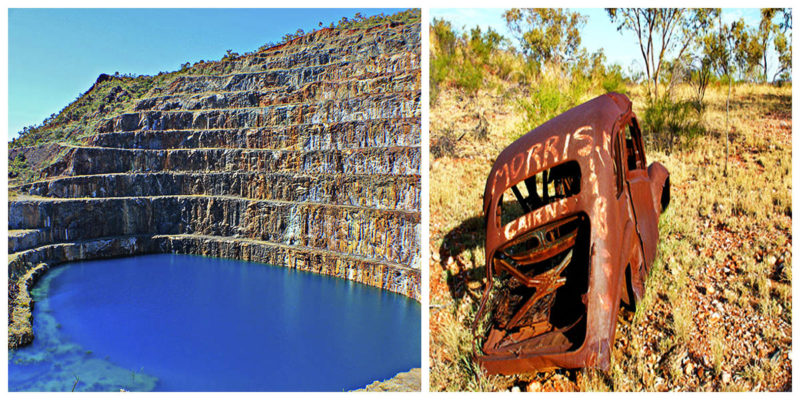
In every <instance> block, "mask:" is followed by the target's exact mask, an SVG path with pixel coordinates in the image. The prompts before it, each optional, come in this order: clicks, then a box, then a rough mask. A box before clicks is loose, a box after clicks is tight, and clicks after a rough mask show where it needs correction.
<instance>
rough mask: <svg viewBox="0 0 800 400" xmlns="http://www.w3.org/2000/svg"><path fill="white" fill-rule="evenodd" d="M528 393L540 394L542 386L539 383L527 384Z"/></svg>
mask: <svg viewBox="0 0 800 400" xmlns="http://www.w3.org/2000/svg"><path fill="white" fill-rule="evenodd" d="M527 391H528V392H541V391H542V384H541V383H539V382H531V383H529V384H528V389H527Z"/></svg>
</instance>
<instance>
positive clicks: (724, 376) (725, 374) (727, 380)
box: [722, 371, 731, 385]
mask: <svg viewBox="0 0 800 400" xmlns="http://www.w3.org/2000/svg"><path fill="white" fill-rule="evenodd" d="M722 383H724V384H726V385H727V384H729V383H731V374H729V373H728V372H725V371H723V372H722Z"/></svg>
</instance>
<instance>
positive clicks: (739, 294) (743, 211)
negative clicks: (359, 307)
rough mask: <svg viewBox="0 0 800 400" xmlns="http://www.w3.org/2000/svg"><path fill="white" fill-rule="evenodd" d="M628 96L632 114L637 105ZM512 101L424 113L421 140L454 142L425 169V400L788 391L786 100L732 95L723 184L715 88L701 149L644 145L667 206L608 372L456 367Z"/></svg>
mask: <svg viewBox="0 0 800 400" xmlns="http://www.w3.org/2000/svg"><path fill="white" fill-rule="evenodd" d="M629 89H630V90H629V96H630V97H631V99H632V100H633V102H634V111H636V112H637V113H639V114H641V113H642V109H643V105H644V92H643V90H642V89H641V88H640V87H633V88H629ZM689 90H690V89H689V88H687V87H679V88H677V91H676V94H677V96H678V97H683V98H687V97H688V95H689ZM597 94H599V93H591V94H590V96H588V98H590V97H593V96H594V95H597ZM519 95H522V94H521V93H520V92H518V91H516V90H514V89H513V88H510V87H503V86H502V85H500V86H499V89H493V90H490V91H479V92H478V94H477V95H476V96H475V97H474V98H470V97H461V96H460V95H459V93H457V92H456V91H454V90H445V91H443V92H440V94H439V98H438V100H437V102H436V104H434V105H433V106H432V109H431V137H432V138H433V140H436V138H438V137H441V136H444V135H449V136H451V137H455V138H458V137H461V139H460V140H457V141H455V143H454V145H453V147H452V150H451V151H449V152H447V153H445V155H444V156H442V157H439V158H436V159H432V161H431V170H430V178H431V179H430V182H431V186H430V188H431V189H430V200H431V202H430V204H431V221H430V223H431V225H430V226H431V251H432V253H433V254H432V255H431V265H430V268H431V295H430V296H431V298H430V301H431V304H432V308H431V318H430V321H431V327H430V328H431V336H430V338H431V339H430V341H431V342H430V349H431V354H430V356H431V375H430V376H431V382H430V387H431V390H434V391H437V390H446V391H453V390H495V391H505V390H512V389H514V387H517V388H519V389H520V390H523V391H525V390H587V391H598V390H599V391H605V390H634V391H638V390H719V391H741V390H756V391H758V390H791V360H789V359H788V353H789V352H790V351H791V316H792V292H791V276H792V271H791V269H792V268H791V265H792V263H791V260H792V256H791V214H792V198H791V151H792V149H791V124H792V121H791V87H783V88H778V87H773V86H767V85H736V86H735V87H734V88H733V96H732V102H731V114H730V126H731V131H730V135H729V137H730V149H729V157H728V165H727V175H726V174H725V157H724V154H725V144H724V141H725V129H726V125H725V98H726V95H727V86H719V87H715V86H712V87H710V88H709V90H708V91H707V94H706V98H705V102H706V104H707V106H706V109H705V112H704V113H703V115H702V123H703V126H704V127H705V129H706V133H705V134H704V135H703V136H701V137H699V138H697V139H696V140H694V141H693V142H691V143H685V142H684V143H682V144H679V145H677V146H674V147H673V148H672V149H671V151H669V150H667V149H659V148H654V146H653V144H652V143H653V141H652V140H648V141H647V142H648V144H647V146H648V148H647V157H648V162H652V161H659V162H661V163H662V164H664V165H665V166H666V167H667V169H668V170H669V171H670V174H671V182H672V203H671V205H670V207H669V208H668V209H667V211H666V212H665V213H664V214H663V215H662V217H661V222H660V227H659V229H660V242H659V257H658V258H657V260H656V263H655V265H654V267H653V270H652V273H651V276H650V277H649V279H648V281H647V286H648V289H647V293H646V296H645V298H644V300H643V301H642V302H641V303H640V304H639V308H638V309H637V311H636V312H635V313H634V314H630V313H626V312H621V314H620V319H619V323H618V326H617V335H616V341H615V347H614V351H613V353H612V368H611V369H610V370H609V371H607V372H603V371H595V370H581V371H563V370H559V371H555V372H551V373H540V374H533V375H517V376H485V375H483V374H482V373H481V371H480V369H479V368H478V366H477V364H475V363H473V362H472V360H471V356H470V355H471V348H472V347H471V346H472V344H471V340H472V333H471V331H470V324H471V322H472V320H473V318H474V314H475V311H476V309H477V303H478V301H479V300H480V296H481V288H482V282H483V275H484V266H485V260H484V255H483V250H484V249H483V240H484V236H483V235H484V232H483V226H482V224H483V221H482V219H483V215H482V212H481V209H480V208H481V204H482V195H483V188H484V183H485V179H486V176H487V174H488V172H489V170H490V169H491V165H492V162H493V161H494V157H495V156H496V155H497V154H498V153H499V151H500V150H502V149H503V148H504V147H505V146H507V145H508V144H509V143H510V142H511V139H510V134H512V133H513V130H514V127H516V126H519V124H520V122H521V121H520V117H519V110H517V109H516V108H515V102H514V101H513V98H514V96H519ZM588 98H587V99H588ZM480 130H483V131H485V132H484V133H485V137H480V135H476V134H475V132H477V131H480ZM645 135H648V132H645Z"/></svg>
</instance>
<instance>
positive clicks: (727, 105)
mask: <svg viewBox="0 0 800 400" xmlns="http://www.w3.org/2000/svg"><path fill="white" fill-rule="evenodd" d="M731 84H732V82H731V74H730V73H728V98H727V99H726V100H725V171H724V172H723V176H725V177H728V132H730V130H731V128H730V125H729V122H728V114H729V113H730V104H731Z"/></svg>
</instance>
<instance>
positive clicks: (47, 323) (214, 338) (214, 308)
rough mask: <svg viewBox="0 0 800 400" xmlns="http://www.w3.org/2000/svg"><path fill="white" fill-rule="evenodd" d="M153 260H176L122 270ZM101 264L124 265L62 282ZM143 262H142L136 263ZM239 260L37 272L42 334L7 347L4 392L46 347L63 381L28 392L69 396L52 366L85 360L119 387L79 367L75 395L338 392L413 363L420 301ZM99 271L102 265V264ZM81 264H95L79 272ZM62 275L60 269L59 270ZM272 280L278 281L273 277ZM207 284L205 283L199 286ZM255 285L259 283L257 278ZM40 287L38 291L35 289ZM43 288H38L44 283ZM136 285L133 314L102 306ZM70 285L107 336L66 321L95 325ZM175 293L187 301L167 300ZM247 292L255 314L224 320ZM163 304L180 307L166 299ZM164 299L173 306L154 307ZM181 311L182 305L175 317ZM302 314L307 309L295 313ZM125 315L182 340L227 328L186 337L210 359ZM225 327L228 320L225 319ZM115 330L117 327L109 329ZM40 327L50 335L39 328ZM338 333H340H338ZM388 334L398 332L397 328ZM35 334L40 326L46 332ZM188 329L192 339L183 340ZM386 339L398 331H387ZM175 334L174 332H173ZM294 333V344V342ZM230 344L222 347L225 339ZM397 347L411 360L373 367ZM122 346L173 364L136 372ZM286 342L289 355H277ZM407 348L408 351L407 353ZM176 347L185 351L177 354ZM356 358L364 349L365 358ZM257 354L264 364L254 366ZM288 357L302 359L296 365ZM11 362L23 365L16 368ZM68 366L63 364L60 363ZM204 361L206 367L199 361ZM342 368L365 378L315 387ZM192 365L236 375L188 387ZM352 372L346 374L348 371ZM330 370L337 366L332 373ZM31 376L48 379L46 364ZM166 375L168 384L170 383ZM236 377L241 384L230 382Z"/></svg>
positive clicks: (183, 258) (218, 375) (216, 375)
mask: <svg viewBox="0 0 800 400" xmlns="http://www.w3.org/2000/svg"><path fill="white" fill-rule="evenodd" d="M158 258H161V259H162V260H170V262H171V263H172V264H170V265H167V266H166V267H165V268H161V270H162V271H161V272H165V273H168V274H172V275H173V277H172V278H168V279H156V277H155V275H153V274H154V273H155V272H158V269H159V268H158V267H153V266H142V265H140V266H132V265H128V266H125V265H126V264H130V263H131V262H132V260H134V259H137V260H145V261H147V262H149V261H152V260H156V259H158ZM98 262H99V263H101V264H102V263H105V264H119V265H122V266H121V267H120V268H123V269H124V270H122V269H121V270H120V271H114V272H113V273H112V274H110V275H113V277H111V276H109V277H106V278H103V279H105V281H104V283H103V284H98V283H97V282H95V283H93V284H92V288H80V289H78V288H75V287H74V286H78V285H77V284H74V283H75V282H72V283H73V284H74V285H73V284H66V283H59V280H64V279H66V278H69V277H68V276H67V275H75V277H72V278H70V279H73V280H74V279H78V277H80V279H82V280H86V279H91V278H92V276H93V275H95V274H96V273H98V271H101V270H100V269H98V267H97V266H96V265H95V266H93V265H92V264H94V263H98ZM139 262H140V263H142V262H143V261H139ZM176 262H178V263H179V264H180V263H181V262H183V263H201V264H202V263H210V264H211V267H208V268H210V269H211V272H205V273H204V274H206V275H207V276H206V278H201V277H198V276H193V275H196V274H195V273H192V274H186V270H185V268H192V267H193V266H188V265H183V266H178V265H173V264H174V263H176ZM240 263H242V262H241V261H237V260H227V259H218V258H211V257H199V256H188V255H175V254H156V255H148V256H137V257H133V258H114V259H107V260H99V261H87V262H80V263H74V264H72V265H70V266H67V265H60V266H58V267H53V268H51V269H50V271H49V273H46V274H45V275H44V276H42V278H41V279H40V281H39V283H38V284H36V285H35V287H34V288H33V290H32V292H34V297H35V300H36V301H37V303H36V307H35V308H34V326H35V328H36V335H37V337H36V339H35V340H34V342H33V344H32V345H31V346H28V347H23V348H20V349H18V350H16V351H10V353H9V390H25V387H24V386H19V385H17V384H18V383H19V382H17V381H16V376H15V374H17V373H18V372H19V371H20V370H22V369H24V368H23V367H25V366H26V363H27V364H31V363H35V362H41V361H42V360H43V358H45V357H46V356H47V355H48V354H51V353H53V355H54V356H55V357H56V358H58V356H59V355H60V356H63V357H66V359H65V360H62V361H60V362H61V364H62V365H60V366H56V365H53V368H50V369H49V371H50V372H54V371H55V372H54V373H55V374H56V375H55V376H57V377H59V378H57V380H60V381H62V382H60V383H59V385H60V386H59V385H56V386H52V387H50V388H49V389H47V388H42V387H38V389H35V387H36V386H30V387H31V388H34V389H33V390H67V391H68V390H69V389H70V387H71V385H72V381H74V380H75V378H74V377H72V376H68V374H67V372H68V371H61V372H58V371H56V369H57V368H56V367H58V368H61V369H65V370H66V369H69V368H73V369H75V368H89V366H91V368H90V369H92V368H93V369H95V370H102V371H106V372H105V373H106V374H108V375H110V376H115V377H116V378H114V379H112V381H114V382H109V381H103V380H102V379H100V378H99V377H95V376H94V375H92V374H89V375H84V377H81V376H80V375H78V374H75V375H78V380H79V384H78V385H77V387H76V390H77V391H80V390H119V389H125V390H156V391H171V390H181V391H186V390H191V391H195V390H199V391H222V390H224V391H265V390H268V391H273V390H274V391H283V390H293V391H297V390H301V391H304V390H309V391H340V390H354V389H359V388H363V387H365V386H367V385H368V384H370V383H372V382H373V381H375V380H384V379H389V378H392V377H393V376H395V375H396V374H397V373H398V372H403V371H408V370H409V369H412V368H418V367H419V366H420V364H421V360H420V350H419V349H420V338H419V332H420V329H419V324H420V321H419V320H420V318H419V316H420V315H419V313H420V305H419V303H418V302H416V301H413V300H411V299H408V298H407V297H404V296H402V295H398V294H394V293H389V292H386V291H382V290H380V289H376V288H373V287H370V286H367V285H359V284H357V283H355V282H353V281H348V280H343V279H335V280H331V279H327V277H325V276H322V275H319V274H314V273H309V272H304V271H296V270H291V269H287V268H283V267H276V266H271V265H267V264H260V263H247V264H248V266H241V265H239V264H240ZM231 267H233V268H231ZM104 268H105V269H108V265H106V267H104ZM200 268H201V269H202V268H204V267H200ZM208 268H206V269H208ZM87 269H88V270H91V271H88V272H87V271H85V270H87ZM226 269H227V270H228V272H231V271H233V276H228V277H225V275H226V274H227V273H228V272H223V271H224V270H226ZM78 270H82V271H78ZM179 270H182V271H179ZM105 272H108V271H105ZM198 273H199V272H198ZM59 275H62V276H61V277H59ZM267 275H269V276H271V280H268V281H264V280H263V278H264V276H267ZM142 276H145V278H141V277H142ZM137 277H138V278H137ZM276 277H280V279H278V280H276V279H275V278H276ZM140 278H141V281H140V282H138V283H137V282H136V279H140ZM212 278H213V279H212ZM259 279H260V280H259ZM204 280H206V282H203V281H204ZM115 281H129V282H133V283H134V286H136V285H138V286H137V289H130V288H127V289H126V287H125V285H122V284H120V283H119V282H115ZM168 282H169V283H168ZM255 282H258V283H259V284H258V285H256V284H255ZM43 284H44V286H41V285H43ZM115 285H116V286H115ZM42 287H44V288H45V290H41V289H42ZM233 289H236V290H233ZM126 290H127V291H126ZM136 290H145V291H148V290H149V292H148V293H149V294H145V296H146V297H148V298H145V299H139V300H137V301H140V302H141V303H139V304H137V307H134V308H128V312H130V313H131V314H129V315H127V316H126V317H125V318H123V317H121V316H120V315H118V314H120V312H118V311H114V309H113V307H111V308H109V307H106V304H105V303H113V302H114V299H116V298H127V297H126V296H129V295H133V294H134V293H133V292H135V291H136ZM48 291H49V292H48ZM75 291H80V297H81V298H84V300H85V301H90V302H92V303H91V305H88V306H85V307H84V310H83V311H82V312H85V311H86V310H87V309H88V310H90V311H91V312H94V313H97V314H98V315H103V316H105V317H104V318H106V319H104V321H106V323H105V326H103V327H102V329H106V330H107V331H104V333H97V332H95V330H99V329H100V327H94V328H88V327H85V326H83V327H82V326H77V327H76V326H72V320H73V319H74V320H81V318H84V320H81V321H82V322H81V324H79V325H83V324H86V325H91V321H90V319H88V317H85V316H84V317H81V316H80V314H77V313H78V311H77V310H70V309H69V308H70V307H73V306H71V305H70V304H71V302H72V301H73V300H74V299H75V296H76V294H75V293H74V292H75ZM42 292H44V293H42ZM164 293H170V295H171V296H163V294H164ZM265 293H272V294H274V295H276V296H277V299H278V300H280V301H276V299H272V300H270V299H268V298H266V297H265V298H260V297H259V296H262V295H265ZM335 293H339V294H340V295H344V297H342V298H338V297H339V295H336V294H335ZM376 296H377V297H376ZM226 297H230V298H226ZM170 298H180V299H184V300H180V299H178V300H175V299H173V300H170ZM155 299H157V300H155ZM254 299H258V303H257V304H258V306H257V307H255V308H256V309H254V310H250V312H251V313H252V315H250V314H248V313H242V314H241V315H238V318H242V319H244V320H246V321H247V322H246V323H245V326H235V324H234V323H233V322H231V321H234V320H235V319H236V317H234V316H233V315H229V314H236V313H237V309H239V308H246V305H247V304H251V303H252V302H253V300H254ZM306 299H308V300H309V301H310V303H309V304H305V305H304V304H303V303H304V301H305V300H306ZM100 300H102V301H100ZM170 301H173V302H174V303H175V304H171V303H169V302H170ZM160 302H164V303H169V304H161V303H160ZM226 302H227V303H226ZM218 303H225V304H218ZM229 303H230V304H229ZM398 304H399V305H400V308H398V312H400V313H399V314H398V312H392V311H386V310H389V308H387V307H391V306H394V305H398ZM114 306H121V307H123V308H124V307H125V305H124V304H116V305H114ZM173 306H175V307H173ZM305 306H311V307H312V308H311V309H310V310H312V311H310V312H309V311H308V310H309V309H307V308H305V309H304V308H302V307H305ZM75 307H77V306H75ZM180 307H187V310H183V309H181V308H180ZM295 308H297V309H295ZM179 309H180V312H176V310H179ZM301 309H302V310H306V311H298V310H301ZM382 309H383V310H384V311H383V312H381V311H380V310H382ZM47 312H52V313H53V314H51V315H50V317H52V318H48V317H47V316H46V313H47ZM204 312H206V313H209V314H210V315H212V316H214V318H221V320H220V321H221V322H220V321H218V322H215V323H210V322H207V321H202V319H203V318H205V317H203V318H200V317H202V316H204V315H205V314H203V313H204ZM70 313H74V314H70ZM137 313H138V314H137ZM159 313H162V315H159ZM123 314H124V313H123ZM183 314H189V315H183ZM315 314H316V315H315ZM395 314H397V315H395ZM65 315H71V317H70V318H65ZM270 315H280V316H281V318H287V319H286V320H285V321H284V322H283V323H277V324H275V325H274V326H270V325H269V324H268V323H266V322H265V321H263V320H266V319H269V318H271V317H270ZM367 316H369V317H370V318H378V319H379V320H380V321H378V320H369V318H366V317H367ZM312 317H314V318H320V320H319V321H318V322H309V325H307V324H306V320H307V319H309V318H312ZM126 318H128V319H131V320H133V322H135V321H149V322H148V323H150V324H166V325H169V324H170V323H172V324H173V325H175V326H172V328H173V329H177V330H178V331H179V333H181V332H182V334H183V335H184V336H192V335H193V334H194V332H206V333H207V332H210V331H215V330H218V327H219V326H225V328H224V329H222V331H224V332H216V333H214V332H212V333H211V334H210V336H211V337H209V338H203V339H197V338H192V340H194V341H195V342H193V344H192V345H194V346H196V347H197V348H205V349H207V353H208V354H204V353H203V351H202V350H199V351H198V350H196V349H195V350H192V349H191V348H190V347H191V346H189V345H186V346H184V348H181V349H180V351H176V350H175V349H176V348H180V346H183V345H184V343H183V341H185V340H176V339H175V337H170V336H169V335H167V334H165V333H164V332H161V331H159V329H164V327H151V328H147V329H142V327H136V326H128V325H129V324H128V322H130V321H127V320H126ZM365 318H366V319H365ZM170 321H171V322H170ZM414 321H416V325H415V327H413V328H412V329H408V328H407V327H406V328H403V326H404V325H409V323H410V325H412V326H414ZM133 322H131V323H133ZM62 323H63V326H62ZM271 323H272V322H271ZM126 324H128V325H126ZM192 324H196V325H197V326H191V329H189V328H188V327H187V326H190V325H192ZM225 324H230V326H228V325H225ZM315 324H317V325H315ZM109 326H110V328H109ZM115 326H116V329H115V328H114V327H115ZM273 328H274V329H273ZM42 329H45V330H44V331H43V330H42ZM276 329H277V330H280V332H278V331H276ZM403 329H405V330H403ZM54 330H57V331H62V333H61V334H62V335H63V336H64V337H79V338H82V339H79V340H75V343H73V342H72V340H69V339H68V340H64V341H62V342H61V343H59V342H52V341H51V340H50V339H48V336H50V334H52V333H53V331H54ZM87 330H88V331H87ZM128 330H132V332H128ZM254 330H255V331H258V332H259V333H258V334H253V332H251V331H254ZM337 330H343V331H342V332H338V331H337ZM347 330H350V332H347ZM393 331H396V332H394V333H393ZM42 332H45V334H43V333H42ZM399 332H405V333H406V335H405V336H404V335H402V334H399ZM188 333H191V334H192V335H188ZM102 335H110V336H113V337H115V338H117V340H123V339H124V341H126V342H125V343H126V344H125V345H120V343H116V344H115V343H111V342H113V340H110V339H108V338H107V337H104V336H102ZM156 335H165V336H164V337H159V340H161V341H166V343H161V344H160V345H166V346H167V348H163V349H160V350H158V351H153V350H152V347H153V344H148V343H147V340H144V339H142V338H148V337H150V338H151V337H154V336H156ZM259 335H261V336H259ZM370 335H373V336H375V335H377V337H370ZM393 335H394V336H397V337H392V336H393ZM295 336H299V338H295ZM177 337H181V335H180V334H178V335H177ZM264 338H266V339H264ZM262 339H263V340H265V341H264V342H262V344H261V345H257V346H243V347H242V348H237V347H236V346H235V343H234V344H231V342H242V341H244V342H248V341H250V342H248V343H253V342H256V341H258V340H262ZM295 339H298V340H299V341H296V342H292V340H295ZM226 340H227V341H229V343H223V342H225V341H226ZM82 341H83V342H82ZM106 342H108V343H106ZM404 342H410V344H409V343H405V344H404ZM87 343H88V345H87ZM315 343H316V344H317V345H318V347H319V348H318V349H313V347H314V346H315ZM73 345H74V346H73ZM370 346H371V347H370ZM403 346H405V349H406V350H405V353H407V354H406V355H405V356H403V355H399V357H401V358H402V357H406V360H405V361H403V362H400V363H397V364H396V365H395V366H393V367H390V369H387V368H386V367H385V366H384V367H378V366H377V365H373V364H376V363H377V362H378V361H380V360H381V359H386V358H391V357H388V353H386V352H390V351H395V350H396V348H397V347H400V348H402V347H403ZM120 347H122V348H123V350H124V349H126V348H130V351H133V352H135V353H137V356H139V357H144V358H147V357H148V356H149V357H152V358H158V359H163V361H160V362H162V363H164V364H165V365H169V366H170V367H169V368H172V370H170V371H159V366H158V364H159V362H156V363H152V362H151V364H152V365H149V366H143V367H141V368H137V367H136V366H135V364H131V361H130V356H126V355H123V354H118V353H119V352H120ZM37 348H38V349H37ZM284 348H285V350H286V351H285V352H282V350H283V349H284ZM411 348H413V349H412V350H409V349H411ZM30 349H32V350H30ZM43 350H45V352H44V353H41V355H35V356H30V354H28V357H27V358H25V354H26V353H36V351H39V352H42V351H43ZM181 351H184V352H186V353H185V354H184V353H181ZM359 351H362V352H365V353H372V354H373V356H375V355H376V354H377V358H376V360H375V361H365V360H362V359H360V358H359V356H356V355H355V354H353V353H357V352H359ZM195 352H197V353H198V354H199V355H200V357H199V358H200V360H196V361H192V362H188V361H184V359H185V357H189V355H190V354H191V353H195ZM218 353H219V354H218ZM251 353H257V354H258V355H257V356H253V355H252V354H251ZM408 354H410V355H411V356H412V357H411V358H413V360H410V361H409V360H408V359H407V358H408ZM273 355H274V356H275V357H276V358H277V359H278V361H276V363H275V364H271V363H270V362H262V361H263V359H267V358H269V357H271V356H273ZM103 357H105V360H103ZM361 357H366V356H364V355H362V356H361ZM259 358H261V359H262V360H261V361H259ZM295 358H297V359H299V360H300V361H298V360H295ZM333 359H336V360H338V361H335V362H333V364H335V365H332V366H331V371H329V372H328V373H326V372H325V371H323V370H319V371H317V372H315V371H314V368H315V367H316V368H322V366H321V365H320V364H324V363H325V361H326V360H333ZM21 360H22V361H21ZM302 360H305V361H302ZM104 361H107V363H104ZM403 363H404V364H403ZM18 364H21V366H20V365H18ZM114 364H123V365H125V367H124V368H122V367H120V368H121V369H123V370H125V372H124V373H123V371H121V370H116V369H115V365H114ZM230 364H237V365H230ZM240 364H250V365H240ZM64 365H66V366H67V367H68V368H65V366H64ZM203 365H206V366H205V367H203ZM209 365H211V366H213V365H226V366H227V368H233V369H234V370H236V372H231V371H227V370H223V369H220V368H216V369H215V368H214V367H209ZM348 365H349V366H351V368H350V369H352V370H353V371H356V370H357V371H360V372H357V373H355V374H361V375H360V376H363V377H361V378H358V379H354V378H353V377H346V378H344V379H345V380H349V381H350V382H352V383H349V384H346V386H336V387H334V386H331V384H330V382H321V380H322V379H328V376H330V377H331V378H332V379H334V380H335V379H343V378H342V377H343V374H341V373H340V372H341V370H345V369H347V368H341V366H348ZM17 367H19V368H17ZM189 367H193V368H194V367H197V368H199V369H200V370H201V371H200V372H197V373H195V375H198V376H203V374H208V375H206V377H205V378H203V379H204V380H206V381H208V380H225V379H227V378H230V379H232V381H231V382H229V383H224V384H222V385H221V386H217V387H215V386H214V385H207V384H206V383H204V382H199V383H198V384H199V385H200V386H196V385H193V384H191V383H189V384H187V383H186V382H191V380H192V378H191V376H186V375H187V374H185V373H183V372H180V373H179V372H175V371H181V370H182V369H184V368H189ZM350 369H347V370H348V371H349V370H350ZM337 370H339V371H340V372H337ZM131 371H133V372H131ZM253 371H259V373H257V374H253V376H251V377H250V378H246V379H245V378H241V377H237V376H238V375H247V374H248V373H251V374H252V372H253ZM291 371H302V372H301V373H302V375H303V378H302V380H300V379H299V378H292V377H290V376H288V375H290V374H291ZM148 373H150V374H152V375H150V374H148ZM259 374H266V375H269V376H270V377H271V378H270V379H275V381H274V382H273V383H274V384H275V385H274V386H270V385H271V384H268V383H265V382H264V379H263V378H262V377H260V376H259ZM337 374H339V378H335V377H334V376H335V375H337ZM36 375H38V376H39V377H43V375H42V373H41V371H40V372H39V373H37V374H36ZM170 375H176V376H177V375H180V376H179V377H172V378H166V381H167V383H165V382H161V380H160V379H159V378H156V377H161V376H170ZM188 375H192V374H191V373H190V374H188ZM131 377H133V379H131ZM67 378H69V379H68V380H67V382H66V384H65V382H63V381H64V380H65V379H67ZM151 378H152V379H151ZM41 379H44V378H41ZM153 379H154V380H153ZM170 380H172V381H174V382H173V383H168V382H169V381H170ZM178 381H180V382H183V383H181V384H182V385H184V386H183V387H177V386H173V384H176V383H177V382H178ZM233 381H237V382H238V383H233ZM126 382H130V383H126ZM14 385H17V386H14ZM187 385H188V386H187ZM292 385H294V386H292ZM81 386H83V388H81ZM117 386H119V387H117Z"/></svg>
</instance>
